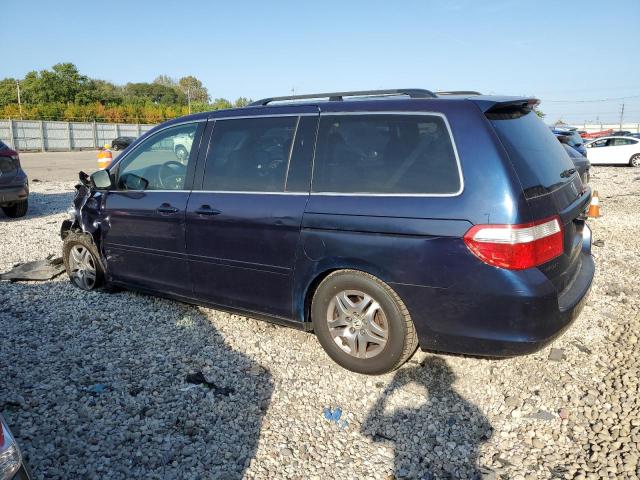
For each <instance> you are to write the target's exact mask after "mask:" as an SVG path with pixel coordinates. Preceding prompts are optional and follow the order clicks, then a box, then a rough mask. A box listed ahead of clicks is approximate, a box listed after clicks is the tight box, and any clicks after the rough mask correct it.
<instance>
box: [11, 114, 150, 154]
mask: <svg viewBox="0 0 640 480" xmlns="http://www.w3.org/2000/svg"><path fill="white" fill-rule="evenodd" d="M153 127H154V125H149V124H142V123H134V124H131V123H96V122H50V121H37V120H0V140H2V141H3V142H4V143H6V144H7V145H9V146H10V147H11V148H13V149H14V150H18V151H21V152H22V151H41V152H47V151H60V152H63V151H70V150H91V149H97V148H99V147H101V146H103V145H104V144H109V145H111V142H112V141H113V139H114V138H117V137H139V136H140V135H142V134H143V133H145V132H146V131H148V130H150V129H152V128H153Z"/></svg>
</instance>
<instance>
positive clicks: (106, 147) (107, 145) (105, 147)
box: [103, 143, 111, 150]
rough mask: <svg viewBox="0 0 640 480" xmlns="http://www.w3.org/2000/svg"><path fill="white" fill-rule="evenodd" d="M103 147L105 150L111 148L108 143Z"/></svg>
mask: <svg viewBox="0 0 640 480" xmlns="http://www.w3.org/2000/svg"><path fill="white" fill-rule="evenodd" d="M103 148H104V149H105V150H109V149H110V148H111V145H109V144H108V143H105V144H104V147H103Z"/></svg>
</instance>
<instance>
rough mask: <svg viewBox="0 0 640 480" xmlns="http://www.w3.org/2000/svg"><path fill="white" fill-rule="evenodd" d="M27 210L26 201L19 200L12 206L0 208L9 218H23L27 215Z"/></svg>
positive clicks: (27, 203) (27, 201)
mask: <svg viewBox="0 0 640 480" xmlns="http://www.w3.org/2000/svg"><path fill="white" fill-rule="evenodd" d="M27 210H29V200H28V199H24V200H20V201H18V202H16V203H14V204H12V205H8V206H6V207H2V211H3V212H4V214H5V215H6V216H7V217H10V218H20V217H24V216H25V215H26V214H27Z"/></svg>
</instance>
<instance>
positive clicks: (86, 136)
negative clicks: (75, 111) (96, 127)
mask: <svg viewBox="0 0 640 480" xmlns="http://www.w3.org/2000/svg"><path fill="white" fill-rule="evenodd" d="M69 127H70V131H71V145H70V150H77V149H84V148H95V138H94V136H93V123H82V122H73V123H70V124H69Z"/></svg>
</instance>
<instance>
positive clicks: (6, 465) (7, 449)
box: [0, 414, 29, 480]
mask: <svg viewBox="0 0 640 480" xmlns="http://www.w3.org/2000/svg"><path fill="white" fill-rule="evenodd" d="M0 479H2V480H29V471H28V470H27V467H26V465H25V464H24V461H23V459H22V453H21V452H20V448H19V447H18V444H17V443H16V441H15V438H14V437H13V434H12V433H11V430H9V426H8V425H7V423H6V422H5V420H4V417H3V416H2V415H1V414H0Z"/></svg>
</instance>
